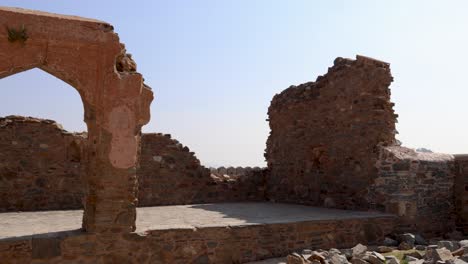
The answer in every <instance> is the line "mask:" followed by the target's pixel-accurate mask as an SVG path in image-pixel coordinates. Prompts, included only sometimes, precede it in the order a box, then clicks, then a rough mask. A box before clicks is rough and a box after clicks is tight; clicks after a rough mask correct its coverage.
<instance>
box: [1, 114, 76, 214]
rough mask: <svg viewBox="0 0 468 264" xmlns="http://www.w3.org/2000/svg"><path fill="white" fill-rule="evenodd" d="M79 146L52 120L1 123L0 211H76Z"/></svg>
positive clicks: (4, 120)
mask: <svg viewBox="0 0 468 264" xmlns="http://www.w3.org/2000/svg"><path fill="white" fill-rule="evenodd" d="M84 142H85V137H84V135H82V134H72V133H68V132H66V131H65V130H63V129H62V128H61V127H60V125H58V124H57V123H55V122H54V121H52V120H44V119H37V118H30V117H19V116H10V117H7V118H0V211H29V210H50V209H75V208H81V207H82V198H83V181H82V179H81V172H82V167H81V161H82V160H81V157H82V145H83V144H84Z"/></svg>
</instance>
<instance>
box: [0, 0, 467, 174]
mask: <svg viewBox="0 0 468 264" xmlns="http://www.w3.org/2000/svg"><path fill="white" fill-rule="evenodd" d="M0 5H4V6H18V7H23V8H30V9H39V10H43V11H49V12H55V13H63V14H72V15H79V16H84V17H91V18H97V19H100V20H104V21H107V22H110V23H111V24H113V25H114V27H115V29H116V32H118V34H119V36H120V38H121V41H122V42H124V43H125V44H126V46H127V50H128V51H129V52H130V53H132V54H133V56H134V58H135V60H136V62H137V64H138V70H139V72H141V73H142V74H143V75H144V77H145V79H146V83H147V84H149V85H150V86H151V87H152V88H153V90H154V91H155V94H156V98H155V101H154V102H153V105H152V108H151V112H152V120H151V122H150V124H148V125H147V126H145V127H144V131H145V132H164V133H170V134H172V135H173V136H174V137H175V138H177V139H178V140H179V141H180V142H182V143H183V144H185V145H188V146H189V148H190V149H191V150H192V151H195V152H196V153H197V156H198V157H199V158H200V160H201V161H202V163H203V164H206V165H209V166H210V165H211V166H218V165H227V166H229V165H233V166H248V165H250V166H255V165H259V166H263V165H264V158H263V151H264V149H265V141H266V139H267V136H268V132H269V128H268V124H267V122H266V121H265V119H266V118H267V115H266V112H267V108H268V105H269V103H270V100H271V98H272V97H273V95H274V94H275V93H278V92H280V91H282V90H283V89H285V88H287V87H288V86H289V85H291V84H300V83H303V82H306V81H311V80H315V78H316V76H317V75H319V74H323V73H325V72H326V71H327V68H328V67H329V66H331V65H332V63H333V60H334V59H335V57H338V56H341V57H350V58H354V57H355V55H356V54H362V55H366V56H370V57H374V58H378V59H381V60H384V61H387V62H390V63H391V67H392V73H393V75H394V77H395V81H394V83H393V84H392V86H391V89H392V100H393V101H394V102H395V103H396V107H395V110H396V111H397V113H398V114H399V115H400V118H399V123H398V124H397V128H398V130H399V132H400V135H399V137H398V138H399V139H400V140H401V141H402V142H403V143H404V145H406V146H409V147H426V148H429V149H432V150H434V151H437V152H446V153H468V139H467V138H468V103H467V102H468V89H467V76H468V74H467V73H466V72H467V70H468V66H467V64H468V31H467V26H468V16H467V15H466V14H467V12H468V1H463V0H460V1H405V0H400V1H395V0H393V1H375V0H368V1H345V0H342V1H312V0H303V1H300V0H287V1H286V0H282V1H279V0H278V1H275V0H235V1H234V0H196V1H195V0H192V1H190V0H185V1H183V0H165V1H162V0H147V1H116V0H114V1H104V0H102V1H101V0H100V1H95V0H94V1H89V0H80V1H51V0H50V1H45V0H42V1H37V0H21V1H18V0H16V1H8V0H0ZM0 87H1V89H2V100H1V104H0V116H3V115H8V114H22V115H32V116H38V117H46V118H52V119H55V120H58V121H59V122H60V123H62V124H63V125H64V127H65V128H66V129H68V130H84V129H85V125H84V123H83V121H82V120H83V118H82V115H83V110H82V105H81V101H80V98H79V96H78V93H77V92H76V91H75V90H73V89H71V88H70V87H67V85H66V84H64V83H62V82H61V81H59V80H56V79H54V78H53V77H51V76H49V75H47V74H45V73H43V72H41V71H40V70H31V71H28V72H25V73H22V74H18V75H15V76H11V77H8V78H5V79H2V80H0Z"/></svg>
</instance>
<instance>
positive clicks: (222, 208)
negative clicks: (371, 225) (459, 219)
mask: <svg viewBox="0 0 468 264" xmlns="http://www.w3.org/2000/svg"><path fill="white" fill-rule="evenodd" d="M82 215H83V211H81V210H72V211H45V212H20V213H0V239H1V238H7V237H15V236H26V235H32V234H43V233H50V232H60V231H67V230H76V229H79V228H80V227H81V220H82V219H81V218H82ZM381 216H386V215H385V214H380V213H372V212H360V211H344V210H335V209H327V208H317V207H310V206H302V205H293V204H277V203H220V204H198V205H177V206H157V207H143V208H138V211H137V232H143V231H146V230H159V229H172V228H194V227H197V228H200V227H212V226H241V225H256V224H272V223H290V222H302V221H318V220H333V219H351V218H372V217H381Z"/></svg>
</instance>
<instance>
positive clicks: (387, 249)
mask: <svg viewBox="0 0 468 264" xmlns="http://www.w3.org/2000/svg"><path fill="white" fill-rule="evenodd" d="M392 251H393V248H391V247H387V246H380V247H377V252H379V253H388V252H392Z"/></svg>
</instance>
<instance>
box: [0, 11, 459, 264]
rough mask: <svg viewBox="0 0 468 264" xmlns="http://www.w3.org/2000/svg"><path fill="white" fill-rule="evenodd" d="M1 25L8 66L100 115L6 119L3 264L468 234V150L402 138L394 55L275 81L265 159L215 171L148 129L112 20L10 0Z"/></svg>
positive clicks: (142, 92) (268, 251) (139, 81)
mask: <svg viewBox="0 0 468 264" xmlns="http://www.w3.org/2000/svg"><path fill="white" fill-rule="evenodd" d="M0 24H1V25H4V26H5V28H7V29H9V30H3V31H1V30H0V77H1V78H3V77H7V76H10V75H13V74H16V73H19V72H21V71H25V70H29V69H32V68H40V69H42V70H44V71H46V72H48V73H50V74H51V75H53V76H55V77H57V78H59V79H61V80H63V81H65V82H66V83H68V84H70V85H71V86H73V87H74V88H75V89H77V90H78V92H79V93H80V96H81V98H82V101H83V106H84V109H85V116H84V120H85V122H86V124H87V127H88V132H87V133H70V132H67V131H65V130H63V129H62V128H61V126H60V125H59V124H57V123H56V122H55V121H53V120H46V119H40V118H36V117H22V116H7V117H3V118H0V263H200V264H201V263H245V262H248V261H254V260H260V259H266V258H269V257H276V256H281V255H284V254H288V253H290V252H292V251H294V250H300V249H303V248H331V247H351V246H354V245H355V244H356V243H376V242H379V241H382V240H383V239H384V237H385V236H386V235H389V234H391V233H403V232H410V231H411V232H418V233H419V234H423V235H424V236H426V237H433V236H441V235H443V234H446V233H450V232H453V231H460V232H463V233H464V234H468V213H466V212H467V209H466V207H467V206H468V202H467V201H468V195H467V193H468V186H467V183H468V155H450V154H438V153H423V152H417V151H414V150H412V149H409V148H405V147H403V146H400V145H399V144H398V142H397V140H396V138H395V134H396V130H395V123H396V119H397V115H396V114H395V113H394V111H393V105H394V104H393V103H392V102H391V101H390V89H389V86H390V84H391V82H392V81H393V77H392V75H391V72H390V65H389V64H388V63H386V62H382V61H378V60H375V59H372V58H368V57H364V56H357V57H356V59H354V60H353V59H345V58H337V59H335V61H334V63H333V66H331V67H330V68H329V69H328V73H326V74H325V75H323V76H319V77H318V78H317V80H316V81H315V82H309V83H305V84H301V85H298V86H291V87H289V88H287V89H285V90H284V91H283V92H281V93H280V94H277V95H275V96H274V97H273V99H272V102H271V105H270V107H269V109H268V115H269V124H270V128H271V132H270V136H269V138H268V140H267V142H266V150H265V158H266V161H267V167H266V168H241V167H239V168H232V167H231V168H224V167H221V168H216V169H213V168H212V169H209V168H206V167H204V166H202V164H201V163H200V161H199V160H198V159H197V158H196V156H195V153H194V152H191V151H190V149H189V148H188V147H186V146H184V145H182V144H181V143H180V142H178V141H177V140H175V139H173V138H171V136H170V135H165V134H160V133H149V134H142V133H141V127H142V126H143V125H145V124H146V123H148V122H149V120H150V111H149V107H150V103H151V101H152V99H153V93H152V91H151V89H150V88H149V87H148V86H147V85H145V84H144V83H143V77H142V75H141V74H139V73H138V72H137V71H136V70H137V68H136V63H135V62H134V61H133V59H132V58H131V56H130V55H128V54H127V53H126V51H125V48H124V45H123V44H121V43H120V42H119V38H118V36H117V34H116V33H114V31H113V27H112V26H111V25H110V24H108V23H105V22H102V21H97V20H91V19H84V18H78V17H71V16H62V15H55V14H49V13H43V12H37V11H30V10H23V9H14V8H0ZM20 33H21V34H20ZM137 207H139V208H138V209H137ZM81 210H83V211H81ZM81 217H82V221H81ZM21 221H23V222H21ZM45 222H47V223H49V226H47V225H44V223H45Z"/></svg>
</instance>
